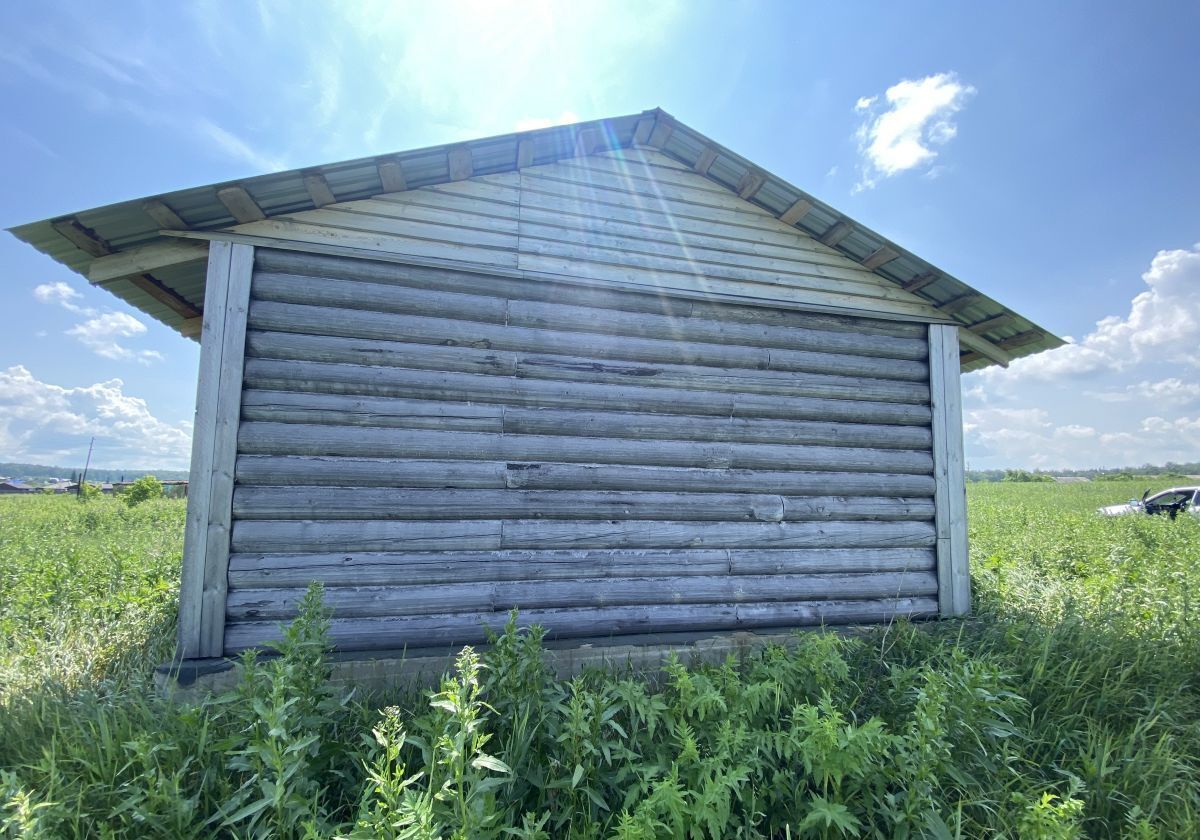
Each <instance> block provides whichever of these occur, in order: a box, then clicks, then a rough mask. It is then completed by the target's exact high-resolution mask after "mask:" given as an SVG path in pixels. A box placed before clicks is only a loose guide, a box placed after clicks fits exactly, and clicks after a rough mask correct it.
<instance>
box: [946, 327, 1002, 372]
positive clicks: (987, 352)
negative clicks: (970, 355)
mask: <svg viewBox="0 0 1200 840" xmlns="http://www.w3.org/2000/svg"><path fill="white" fill-rule="evenodd" d="M958 341H959V343H960V344H962V346H963V347H966V348H967V349H969V350H974V351H975V352H976V353H979V354H980V355H983V356H987V357H988V358H989V359H991V360H992V361H993V362H996V363H997V364H999V365H1000V366H1001V367H1008V364H1009V362H1011V361H1012V356H1010V355H1009V354H1008V353H1005V352H1004V349H1003V348H1001V347H999V346H998V345H996V344H993V343H992V342H990V341H988V340H987V339H986V338H983V337H982V336H978V335H975V333H973V332H971V331H970V330H963V329H960V330H959V331H958Z"/></svg>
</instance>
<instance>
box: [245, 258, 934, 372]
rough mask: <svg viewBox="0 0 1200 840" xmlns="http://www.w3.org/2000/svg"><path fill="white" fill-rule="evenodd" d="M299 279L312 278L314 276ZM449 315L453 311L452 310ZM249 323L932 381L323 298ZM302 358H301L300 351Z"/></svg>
mask: <svg viewBox="0 0 1200 840" xmlns="http://www.w3.org/2000/svg"><path fill="white" fill-rule="evenodd" d="M301 279H304V280H306V281H307V280H308V278H301ZM308 282H311V283H318V282H322V283H323V282H324V281H316V280H311V281H308ZM351 285H353V284H351ZM384 288H387V287H384ZM321 291H322V290H320V289H314V291H313V295H312V297H313V299H314V301H320V297H319V295H320V294H321ZM347 294H349V293H347ZM446 314H447V315H448V316H449V315H452V314H453V313H446ZM598 314H602V313H598ZM250 325H251V327H253V328H254V329H257V330H269V331H273V332H284V333H304V334H310V335H323V336H337V337H343V338H354V339H374V340H395V339H402V340H403V341H405V342H408V343H413V344H434V345H445V346H454V347H472V348H476V349H491V350H511V351H519V352H531V353H554V354H563V355H571V356H584V357H589V358H599V359H625V360H631V361H639V362H651V363H664V364H688V365H707V366H713V367H737V368H750V369H771V370H779V371H797V372H807V373H825V374H832V375H840V376H865V377H872V378H878V379H900V380H904V381H908V382H928V380H929V368H928V366H927V365H926V364H925V363H924V362H919V361H910V360H903V359H888V358H881V357H873V356H855V355H850V354H846V353H841V354H838V353H822V352H815V351H810V350H782V349H767V348H763V347H739V346H737V345H731V344H705V343H697V342H687V341H680V340H663V339H657V338H631V337H628V336H612V335H604V334H598V333H588V332H565V331H559V330H548V329H546V330H543V329H532V328H528V327H517V326H503V325H497V324H485V323H479V322H474V321H470V320H465V319H463V318H452V317H440V318H428V317H418V316H413V315H407V314H393V313H391V312H375V311H362V310H354V309H346V308H336V309H335V308H330V307H328V306H322V305H312V306H302V305H297V304H294V303H277V302H273V301H255V302H254V303H253V304H252V305H251V308H250ZM263 355H273V356H275V357H278V358H286V357H284V356H280V355H279V354H278V353H277V352H276V353H271V352H264V353H263ZM296 358H301V357H299V356H297V357H296ZM305 358H307V357H305ZM325 361H328V359H325Z"/></svg>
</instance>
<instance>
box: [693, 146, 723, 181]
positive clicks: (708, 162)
mask: <svg viewBox="0 0 1200 840" xmlns="http://www.w3.org/2000/svg"><path fill="white" fill-rule="evenodd" d="M716 159H717V150H716V149H714V148H713V147H712V146H706V147H705V148H704V151H702V152H701V153H700V157H698V158H696V162H695V163H694V164H692V169H694V170H695V171H696V172H697V174H700V175H707V174H708V170H709V169H711V168H712V165H713V163H714V162H715V161H716Z"/></svg>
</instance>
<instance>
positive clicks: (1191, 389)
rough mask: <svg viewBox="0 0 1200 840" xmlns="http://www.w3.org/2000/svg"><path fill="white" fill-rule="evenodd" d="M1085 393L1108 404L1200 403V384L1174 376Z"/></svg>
mask: <svg viewBox="0 0 1200 840" xmlns="http://www.w3.org/2000/svg"><path fill="white" fill-rule="evenodd" d="M1083 393H1084V395H1085V396H1088V397H1092V398H1093V399H1097V400H1100V401H1101V402H1108V403H1123V402H1134V401H1136V400H1142V401H1145V402H1149V403H1152V404H1154V405H1162V404H1167V405H1189V404H1191V403H1194V402H1200V382H1184V381H1183V380H1182V379H1179V378H1178V377H1174V376H1172V377H1169V378H1167V379H1163V380H1160V381H1158V382H1148V381H1142V382H1138V383H1136V384H1134V385H1127V386H1125V388H1123V389H1119V390H1108V391H1084V392H1083Z"/></svg>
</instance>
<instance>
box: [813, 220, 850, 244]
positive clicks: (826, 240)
mask: <svg viewBox="0 0 1200 840" xmlns="http://www.w3.org/2000/svg"><path fill="white" fill-rule="evenodd" d="M853 232H854V225H852V224H850V223H849V222H848V221H846V220H845V219H842V220H841V221H840V222H838V223H837V224H835V225H834V226H833V227H831V228H830V229H829V230H827V231H825V233H824V235H823V236H822V237H821V244H822V245H828V246H829V247H830V248H835V247H837V244H838V243H839V242H841V241H842V240H843V239H845V238H846V237H847V236H849V235H850V234H852V233H853Z"/></svg>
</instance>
